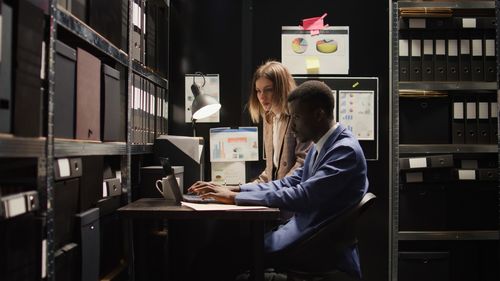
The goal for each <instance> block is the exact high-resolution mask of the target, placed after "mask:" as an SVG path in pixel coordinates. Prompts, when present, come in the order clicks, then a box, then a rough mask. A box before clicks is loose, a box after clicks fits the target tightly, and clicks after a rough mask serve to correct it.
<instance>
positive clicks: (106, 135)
mask: <svg viewBox="0 0 500 281" xmlns="http://www.w3.org/2000/svg"><path fill="white" fill-rule="evenodd" d="M102 82H103V85H102V90H103V91H102V92H103V97H102V101H103V120H104V121H103V128H102V136H103V140H104V141H122V142H124V141H126V137H125V128H126V118H125V113H124V111H125V110H126V108H127V105H126V98H125V96H124V95H122V94H121V92H120V72H119V71H118V70H116V69H114V68H112V67H110V66H107V65H105V64H103V65H102Z"/></svg>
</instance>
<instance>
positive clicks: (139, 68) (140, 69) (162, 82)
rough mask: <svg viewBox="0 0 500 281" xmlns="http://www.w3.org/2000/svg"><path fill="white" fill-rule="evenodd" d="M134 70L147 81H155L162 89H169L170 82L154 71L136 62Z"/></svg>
mask: <svg viewBox="0 0 500 281" xmlns="http://www.w3.org/2000/svg"><path fill="white" fill-rule="evenodd" d="M132 70H133V71H134V72H136V73H137V74H139V75H141V76H143V77H145V78H146V79H149V80H151V81H153V82H154V83H156V84H157V85H159V86H161V87H162V88H165V89H168V81H167V80H166V79H165V78H163V77H161V76H160V75H158V73H156V72H154V71H153V70H151V69H149V68H147V67H145V66H143V65H141V64H140V63H139V62H138V61H136V60H132Z"/></svg>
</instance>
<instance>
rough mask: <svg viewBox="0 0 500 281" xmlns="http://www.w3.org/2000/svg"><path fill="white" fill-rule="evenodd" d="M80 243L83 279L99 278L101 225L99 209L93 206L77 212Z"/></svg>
mask: <svg viewBox="0 0 500 281" xmlns="http://www.w3.org/2000/svg"><path fill="white" fill-rule="evenodd" d="M76 217H77V226H78V244H79V245H80V251H81V255H80V257H81V260H80V261H81V271H80V272H81V279H79V280H99V261H100V253H99V252H100V251H99V249H100V246H101V243H100V240H101V239H100V236H101V233H100V225H99V209H98V208H92V209H90V210H88V211H85V212H83V213H80V214H77V215H76Z"/></svg>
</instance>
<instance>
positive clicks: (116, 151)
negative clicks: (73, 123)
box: [54, 139, 127, 158]
mask: <svg viewBox="0 0 500 281" xmlns="http://www.w3.org/2000/svg"><path fill="white" fill-rule="evenodd" d="M126 145H127V144H126V143H125V142H123V143H121V142H117V143H113V142H102V143H92V142H79V141H73V140H67V141H66V140H57V139H56V140H55V141H54V150H55V151H54V156H55V157H56V158H60V157H71V156H85V155H126V154H127V147H126Z"/></svg>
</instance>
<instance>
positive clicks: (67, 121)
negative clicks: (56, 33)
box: [54, 41, 76, 139]
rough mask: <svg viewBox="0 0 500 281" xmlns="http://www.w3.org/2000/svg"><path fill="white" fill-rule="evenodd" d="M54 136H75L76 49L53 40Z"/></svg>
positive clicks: (69, 137) (70, 137) (71, 137)
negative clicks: (54, 51) (54, 50)
mask: <svg viewBox="0 0 500 281" xmlns="http://www.w3.org/2000/svg"><path fill="white" fill-rule="evenodd" d="M55 49H56V58H55V69H56V71H55V85H54V87H55V92H54V136H55V137H56V138H68V139H73V138H74V137H75V95H76V88H75V79H76V50H75V49H73V48H71V47H69V46H67V45H65V44H64V43H62V42H60V41H56V42H55Z"/></svg>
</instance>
